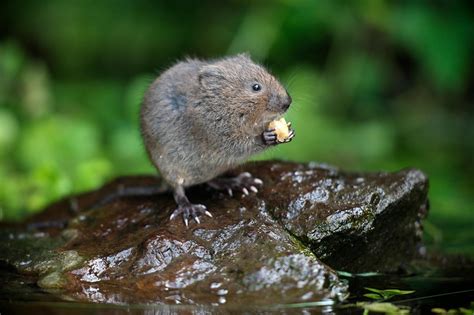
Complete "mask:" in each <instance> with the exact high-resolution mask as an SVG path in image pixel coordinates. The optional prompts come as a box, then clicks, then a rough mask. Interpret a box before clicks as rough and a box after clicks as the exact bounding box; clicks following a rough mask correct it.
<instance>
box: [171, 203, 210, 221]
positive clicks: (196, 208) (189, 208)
mask: <svg viewBox="0 0 474 315" xmlns="http://www.w3.org/2000/svg"><path fill="white" fill-rule="evenodd" d="M180 214H183V221H184V224H185V225H186V227H187V226H188V225H189V220H193V219H194V221H196V222H197V223H201V221H200V220H199V216H200V215H201V214H205V215H207V216H209V217H212V214H211V213H210V212H209V211H207V208H206V206H204V205H199V204H198V205H194V204H188V205H181V206H178V208H177V209H176V210H174V211H173V213H172V214H171V216H170V220H173V219H174V218H176V217H177V216H178V215H180Z"/></svg>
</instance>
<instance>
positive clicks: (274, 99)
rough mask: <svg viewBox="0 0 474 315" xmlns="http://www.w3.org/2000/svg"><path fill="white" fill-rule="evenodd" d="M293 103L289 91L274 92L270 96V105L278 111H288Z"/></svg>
mask: <svg viewBox="0 0 474 315" xmlns="http://www.w3.org/2000/svg"><path fill="white" fill-rule="evenodd" d="M290 105H291V96H290V95H289V94H288V93H285V94H283V95H281V94H279V95H278V94H274V95H272V96H271V97H270V107H271V108H273V110H274V111H277V112H286V110H287V109H288V108H289V107H290Z"/></svg>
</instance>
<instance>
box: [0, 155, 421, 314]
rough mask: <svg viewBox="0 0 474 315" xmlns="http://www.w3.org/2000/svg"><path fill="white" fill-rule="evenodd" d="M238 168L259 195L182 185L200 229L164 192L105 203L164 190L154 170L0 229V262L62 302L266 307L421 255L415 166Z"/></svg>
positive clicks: (323, 293) (331, 289)
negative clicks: (199, 212)
mask: <svg viewBox="0 0 474 315" xmlns="http://www.w3.org/2000/svg"><path fill="white" fill-rule="evenodd" d="M243 170H245V171H249V172H251V173H252V174H254V175H255V176H257V177H259V178H261V179H262V180H263V181H264V185H263V187H261V189H260V191H259V192H258V193H257V194H252V195H250V196H245V197H241V196H234V197H233V198H231V197H228V196H226V195H223V194H222V193H220V192H215V191H213V190H211V189H210V188H208V187H207V186H205V185H202V186H197V187H194V188H192V189H190V191H189V197H190V199H191V200H192V201H193V202H196V203H203V204H206V205H207V206H208V209H209V210H210V211H211V212H212V214H213V216H214V218H212V219H210V218H207V217H206V218H202V220H201V224H199V225H198V224H196V223H194V222H193V223H191V225H190V227H189V228H188V229H186V227H185V226H184V224H183V222H182V221H181V220H173V221H171V222H170V221H169V220H168V217H169V215H170V213H171V212H172V211H173V210H174V208H175V204H174V201H173V198H172V196H171V194H169V193H156V194H152V195H148V196H147V195H144V194H141V195H140V194H138V195H136V196H122V197H119V198H115V199H114V198H109V197H110V196H113V195H117V193H119V194H120V192H121V191H124V188H125V187H148V188H150V187H160V186H162V183H160V181H159V179H158V178H156V177H151V176H149V177H145V176H143V177H123V178H119V179H117V180H115V181H113V182H111V183H109V184H107V185H105V186H104V187H103V188H101V189H99V190H97V191H94V192H90V193H85V194H82V195H79V196H76V197H73V198H68V199H64V200H62V201H59V202H57V203H55V204H53V205H51V206H50V207H48V208H47V209H45V211H43V212H42V213H40V214H39V215H37V216H35V217H33V218H31V219H30V220H29V221H28V222H26V223H25V224H22V225H21V226H10V227H3V228H2V229H1V232H0V241H1V245H0V261H2V262H3V263H4V264H7V265H10V266H13V267H14V268H15V269H16V271H17V272H19V273H21V274H22V275H28V276H29V277H36V278H37V279H38V281H37V283H38V285H39V286H40V287H42V288H44V289H46V290H49V291H52V292H55V294H57V295H60V296H62V297H63V298H66V299H74V300H86V301H93V302H104V303H116V304H122V303H134V304H136V303H169V304H173V303H184V304H222V303H226V304H234V303H235V304H236V305H239V304H243V303H245V304H247V305H248V304H257V305H258V304H260V305H269V304H275V303H278V304H281V303H301V302H310V301H320V300H332V301H338V300H342V299H344V297H345V296H346V295H347V285H346V284H345V283H344V282H341V281H340V280H339V279H338V277H337V274H336V272H335V271H334V270H333V269H332V268H335V269H337V270H344V271H350V272H361V271H389V270H395V269H397V268H398V267H399V266H400V265H402V264H403V263H406V262H407V261H409V260H410V259H412V258H416V257H417V256H418V255H419V251H420V246H422V245H421V232H422V231H421V219H422V218H423V217H424V216H425V214H426V202H427V199H426V195H427V179H426V177H425V176H424V175H423V174H422V173H421V172H420V171H417V170H404V171H400V172H396V173H374V174H355V173H344V172H340V171H338V170H337V169H335V168H332V167H328V166H324V165H320V164H314V163H309V164H297V163H283V162H259V163H249V164H246V165H244V166H243V167H241V168H240V169H238V170H236V171H235V172H236V173H238V172H240V171H243ZM160 189H161V188H157V189H156V190H157V191H159V190H160ZM125 190H126V189H125ZM145 190H146V189H145ZM145 190H144V191H145ZM139 191H140V189H137V192H139ZM236 195H237V194H236ZM104 198H105V199H104ZM106 199H108V200H107V201H108V202H106V203H104V202H101V201H104V200H106ZM318 259H321V260H322V261H323V262H324V263H323V262H321V261H319V260H318ZM326 264H327V265H329V266H331V267H332V268H330V267H328V266H327V265H326Z"/></svg>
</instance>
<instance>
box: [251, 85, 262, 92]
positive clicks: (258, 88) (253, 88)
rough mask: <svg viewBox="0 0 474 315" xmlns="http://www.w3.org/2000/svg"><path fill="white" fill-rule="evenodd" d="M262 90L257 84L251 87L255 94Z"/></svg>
mask: <svg viewBox="0 0 474 315" xmlns="http://www.w3.org/2000/svg"><path fill="white" fill-rule="evenodd" d="M261 89H262V86H261V85H260V84H258V83H255V84H254V85H252V90H254V91H255V92H258V91H260V90H261Z"/></svg>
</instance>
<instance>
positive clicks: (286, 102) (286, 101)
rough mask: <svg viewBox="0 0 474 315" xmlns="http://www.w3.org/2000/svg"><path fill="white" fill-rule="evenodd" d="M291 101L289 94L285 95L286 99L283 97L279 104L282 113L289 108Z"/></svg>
mask: <svg viewBox="0 0 474 315" xmlns="http://www.w3.org/2000/svg"><path fill="white" fill-rule="evenodd" d="M291 101H292V99H291V96H290V94H288V93H287V94H286V97H283V101H282V103H281V106H282V108H283V110H284V111H286V110H287V109H288V108H289V107H290V105H291Z"/></svg>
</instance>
